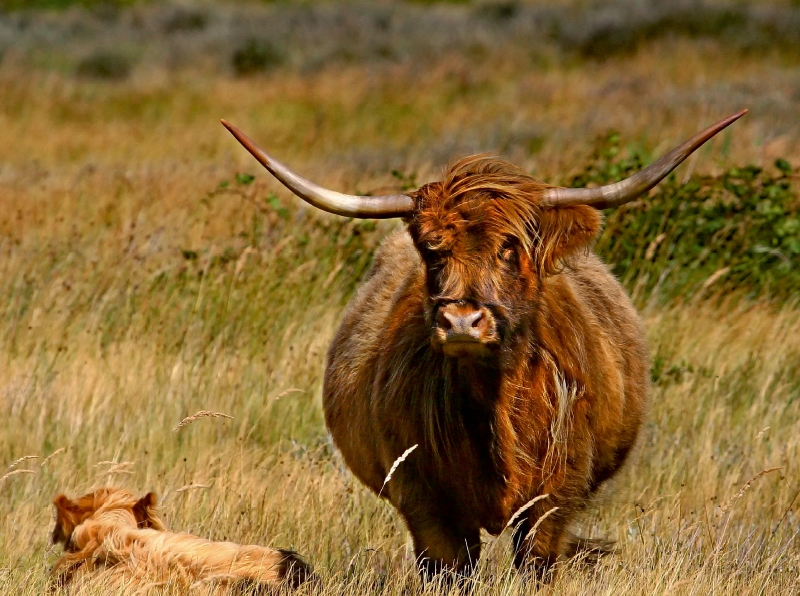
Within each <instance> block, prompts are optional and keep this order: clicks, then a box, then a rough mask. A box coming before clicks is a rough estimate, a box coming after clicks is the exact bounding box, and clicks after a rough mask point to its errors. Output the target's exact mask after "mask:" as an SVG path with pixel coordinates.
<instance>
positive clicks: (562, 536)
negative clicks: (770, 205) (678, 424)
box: [324, 156, 648, 573]
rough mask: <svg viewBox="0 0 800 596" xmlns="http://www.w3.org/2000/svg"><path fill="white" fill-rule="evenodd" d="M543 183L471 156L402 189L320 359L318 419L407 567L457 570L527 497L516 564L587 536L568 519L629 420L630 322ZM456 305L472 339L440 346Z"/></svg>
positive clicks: (638, 409) (623, 298) (625, 448)
mask: <svg viewBox="0 0 800 596" xmlns="http://www.w3.org/2000/svg"><path fill="white" fill-rule="evenodd" d="M545 188H546V186H545V185H543V184H542V183H540V182H537V181H535V180H533V179H532V178H530V177H528V176H526V175H525V174H524V173H523V172H521V171H520V170H518V169H517V168H515V167H514V166H512V165H510V164H507V163H504V162H502V161H499V160H497V159H492V158H490V157H487V156H475V157H471V158H467V159H464V160H462V161H459V162H458V163H456V164H454V165H453V166H451V167H450V169H449V170H448V171H447V172H446V174H445V176H444V179H443V181H442V182H436V183H432V184H428V185H426V186H424V187H422V188H421V189H419V190H418V191H417V192H416V193H414V194H413V197H414V200H415V204H416V207H415V211H414V213H413V214H412V215H411V216H410V217H409V218H408V219H407V221H406V223H407V229H408V231H407V233H406V232H401V233H397V234H395V235H393V236H391V237H390V238H388V239H387V240H386V241H385V242H384V245H383V246H382V248H381V249H380V250H379V251H378V252H377V254H376V256H375V265H374V268H373V271H372V273H371V275H370V277H369V279H368V280H367V281H366V282H365V284H364V285H363V286H362V287H361V288H360V290H359V292H358V293H357V295H356V296H355V298H354V299H353V301H352V303H351V304H350V306H349V309H348V311H347V313H346V314H345V317H344V320H343V322H342V325H341V327H340V328H339V331H338V333H337V335H336V337H335V339H334V341H333V344H332V346H331V348H330V351H329V353H328V364H327V370H326V375H325V387H324V406H325V415H326V422H327V424H328V428H329V429H330V431H331V433H332V435H333V438H334V440H335V441H336V444H337V445H338V447H339V448H340V449H341V451H342V454H343V456H344V458H345V461H346V462H347V464H348V465H349V466H350V468H351V469H352V470H353V472H354V473H355V474H356V476H357V477H358V478H359V479H361V480H362V481H363V482H364V483H365V484H366V485H367V486H369V487H371V488H372V489H373V490H374V491H375V492H376V493H380V494H381V495H382V496H384V497H386V498H388V499H389V500H390V501H391V502H392V503H393V504H394V506H395V507H397V509H398V510H399V512H400V513H401V514H402V516H403V517H404V519H405V521H406V522H407V524H408V527H409V529H410V531H411V533H412V535H413V538H414V544H415V548H416V552H417V555H418V556H419V557H420V564H421V567H422V569H423V571H425V572H430V571H434V570H436V569H440V568H442V567H448V568H453V569H456V570H458V571H460V572H463V573H468V572H469V570H470V569H471V568H472V567H473V566H474V564H475V562H476V561H477V559H478V556H479V554H480V534H479V532H480V529H481V528H484V529H486V530H487V531H488V532H490V533H492V534H498V533H499V532H501V531H502V530H503V528H504V527H505V525H506V524H507V523H508V522H509V520H510V519H511V517H512V515H513V514H514V513H515V511H517V510H518V509H519V508H520V507H522V506H523V505H524V504H525V503H527V502H528V501H530V500H531V499H532V498H534V497H536V496H539V495H545V494H546V495H549V496H548V497H547V498H543V499H541V500H539V501H537V502H536V503H535V504H534V505H532V506H531V507H530V508H529V509H527V510H526V511H525V514H524V515H522V516H521V517H520V518H519V519H520V520H521V522H520V523H518V524H517V527H516V530H515V533H514V548H515V553H516V554H515V562H516V564H517V566H518V567H524V568H529V567H533V569H534V570H535V571H536V572H537V573H542V572H543V571H544V570H545V569H547V567H548V566H549V565H550V564H552V563H553V562H555V561H557V560H558V559H559V558H561V557H565V556H568V555H570V554H572V553H574V552H575V550H576V548H580V547H582V546H583V547H587V546H589V547H591V546H593V545H595V544H598V543H592V542H587V541H581V540H580V539H577V538H575V537H573V536H572V535H571V534H570V533H569V531H568V525H569V523H570V521H571V520H572V519H573V518H574V515H575V513H576V512H578V511H579V510H580V509H581V508H582V507H583V506H584V505H585V503H586V501H587V499H588V498H589V497H590V496H591V495H592V493H594V492H595V491H596V490H597V489H598V487H599V486H600V485H601V484H602V483H603V482H605V481H606V480H608V479H609V478H611V477H612V476H613V475H614V474H615V473H616V472H617V471H618V470H619V469H620V467H621V466H622V464H623V462H624V461H625V459H626V457H627V455H628V453H629V451H630V450H631V448H632V446H633V444H634V442H635V440H636V436H637V434H638V432H639V428H640V426H641V424H642V420H643V417H644V412H645V407H646V400H647V383H648V381H647V379H648V354H647V349H646V346H645V340H644V331H643V328H642V325H641V323H640V321H639V317H638V316H637V314H636V311H635V310H634V308H633V306H632V304H631V302H630V300H629V298H628V297H627V295H626V294H625V292H624V290H623V289H622V287H621V286H620V284H619V283H618V282H617V280H616V279H615V278H614V276H613V275H611V273H609V271H608V269H607V268H606V267H605V265H603V263H602V262H601V261H600V259H599V258H598V257H597V256H596V255H595V254H594V253H593V252H591V250H590V246H591V243H592V241H593V240H594V238H595V237H596V235H597V234H598V233H599V231H600V229H601V226H602V216H601V214H600V213H599V212H598V211H597V210H595V209H593V208H591V207H586V206H572V207H560V208H552V207H546V206H544V205H542V204H541V202H540V196H541V192H542V190H543V189H545ZM443 313H444V315H445V316H444V317H443ZM464 313H467V315H470V314H471V313H472V314H474V313H480V319H479V320H478V321H476V322H475V323H473V327H477V326H478V324H480V329H479V330H478V331H479V332H480V334H481V343H479V344H476V343H473V344H464V345H462V344H459V345H458V346H456V347H452V346H449V345H448V344H447V341H446V330H447V326H448V324H447V321H445V319H447V318H448V317H453V316H462V315H464ZM464 316H466V315H464ZM475 316H476V317H477V315H475ZM470 320H471V319H470ZM473 331H475V330H473ZM465 346H466V347H465ZM415 444H418V445H419V448H418V449H416V450H415V451H414V452H413V453H412V454H410V456H409V457H408V459H407V460H406V461H404V462H403V463H402V464H401V465H400V466H399V467H398V469H397V471H396V472H395V473H394V475H393V477H392V479H391V481H390V482H389V483H388V484H387V485H386V486H385V487H383V483H384V478H385V476H386V473H387V472H388V470H389V469H390V467H391V465H392V463H393V462H394V460H395V459H396V458H397V457H398V455H400V454H401V453H403V452H404V451H405V450H406V449H407V448H408V447H410V446H412V445H415ZM546 514H547V515H546ZM545 515H546V517H545ZM537 522H540V523H539V525H538V526H536V524H537ZM534 527H536V531H535V532H531V530H532V529H533V528H534Z"/></svg>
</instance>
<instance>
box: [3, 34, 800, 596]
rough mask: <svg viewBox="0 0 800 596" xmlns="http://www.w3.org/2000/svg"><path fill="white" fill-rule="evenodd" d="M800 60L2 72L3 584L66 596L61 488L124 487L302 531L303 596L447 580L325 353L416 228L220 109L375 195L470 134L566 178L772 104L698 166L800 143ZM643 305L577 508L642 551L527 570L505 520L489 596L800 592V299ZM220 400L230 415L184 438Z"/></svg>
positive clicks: (256, 539) (220, 518)
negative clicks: (515, 136)
mask: <svg viewBox="0 0 800 596" xmlns="http://www.w3.org/2000/svg"><path fill="white" fill-rule="evenodd" d="M796 64H797V62H796V61H795V60H793V59H791V58H790V57H787V56H785V55H783V54H781V53H780V52H778V51H777V50H776V51H775V52H767V53H760V54H755V55H739V54H737V55H735V56H734V55H732V54H730V53H729V52H726V51H725V49H724V47H720V46H719V45H716V44H713V43H707V42H704V41H689V40H681V39H664V40H660V41H657V42H654V43H653V44H650V45H647V46H645V47H643V48H640V49H639V50H638V51H637V52H635V53H633V54H629V55H623V56H620V57H618V58H616V59H614V60H609V61H605V62H579V61H573V60H560V59H557V58H553V60H552V61H550V62H548V63H547V64H537V63H531V62H529V61H527V58H526V57H525V56H514V55H509V54H507V53H503V54H498V55H489V56H486V57H483V58H482V59H481V60H479V61H475V60H473V59H471V58H467V57H464V56H459V55H457V54H451V55H441V56H438V57H436V59H435V60H431V61H429V62H427V63H425V65H423V66H419V65H414V64H393V65H383V66H381V67H371V66H369V65H359V64H352V65H348V66H341V65H339V66H331V67H328V68H323V69H320V70H318V71H315V72H311V73H300V72H297V71H295V70H292V69H278V70H276V71H274V72H272V73H270V74H265V75H262V76H257V77H252V78H245V79H235V78H231V77H226V76H211V75H209V74H207V73H204V72H203V71H202V70H197V71H193V70H189V71H184V72H180V73H177V74H171V73H168V72H165V71H162V70H159V69H155V68H154V69H151V70H148V69H140V70H138V71H137V72H135V73H134V75H133V76H132V77H131V78H130V79H129V80H127V81H125V82H120V83H105V82H93V81H85V80H77V79H75V78H73V77H71V76H69V75H67V74H63V73H58V72H55V71H50V70H46V69H37V68H24V67H23V66H22V65H20V64H18V63H15V62H14V61H7V62H5V63H3V64H2V66H0V130H2V131H3V132H2V135H0V322H1V324H0V416H2V432H0V466H7V467H4V468H3V470H2V471H0V477H2V479H0V593H3V594H25V595H34V594H42V593H44V592H45V590H46V586H47V571H48V568H49V566H50V565H52V563H53V562H54V561H55V559H56V558H57V556H58V552H57V551H56V550H55V549H54V548H53V547H52V546H50V544H49V532H50V529H51V523H52V522H51V519H52V518H51V510H50V502H51V500H52V499H53V497H54V496H55V495H56V494H58V493H60V492H65V493H67V494H68V495H70V496H77V495H79V494H83V493H85V492H88V491H89V490H90V489H93V488H95V487H99V486H103V485H118V486H123V487H126V488H130V489H131V490H134V491H137V492H141V493H142V494H144V493H145V492H147V491H150V490H153V491H155V492H157V493H158V494H159V496H160V500H161V503H162V504H163V513H164V518H165V520H166V522H167V524H168V525H169V526H170V527H171V528H173V529H175V530H186V531H190V532H193V533H196V534H198V535H201V536H205V537H209V538H213V539H218V540H222V539H228V540H234V541H238V542H244V543H258V544H264V545H273V546H280V547H286V548H292V549H295V550H297V551H298V552H300V553H301V554H302V555H304V556H305V557H306V558H307V560H308V561H309V562H311V563H312V565H314V567H315V569H316V570H317V572H318V574H319V576H320V577H321V579H322V583H321V586H318V587H316V588H310V587H308V588H303V589H302V591H304V592H305V593H314V594H329V595H334V594H336V595H338V594H347V595H353V596H355V595H360V594H416V593H427V594H432V593H437V592H438V591H439V586H438V585H437V584H436V583H433V584H429V585H428V586H422V585H421V584H420V582H419V580H418V579H417V576H416V571H415V564H414V558H413V553H412V550H411V546H410V540H409V538H408V535H407V532H406V530H405V528H404V526H403V523H402V520H401V519H400V518H399V517H398V515H397V514H396V513H395V512H394V510H393V509H392V508H391V506H390V505H389V504H388V503H386V502H384V501H382V500H379V499H378V498H376V497H375V496H373V495H372V494H371V493H370V492H368V491H367V490H365V489H364V488H363V487H362V486H360V485H359V483H358V482H357V481H356V480H355V479H354V478H353V477H352V475H351V474H350V473H349V472H348V470H347V469H346V468H345V467H344V465H343V463H342V461H341V459H340V457H339V456H338V455H337V454H336V452H335V450H334V448H333V446H332V443H331V441H330V439H329V438H328V436H327V433H326V430H325V427H324V423H323V416H322V409H321V382H322V381H321V380H322V372H323V367H324V358H325V352H326V349H327V345H328V342H329V340H330V338H331V336H332V334H333V332H334V330H335V328H336V325H337V321H338V319H339V317H340V315H341V312H342V310H343V308H344V305H345V304H346V301H347V299H348V297H349V296H350V295H351V293H352V291H353V289H354V287H355V285H356V283H357V281H358V279H359V278H360V276H362V275H363V274H364V272H365V270H366V268H367V267H368V266H369V259H370V253H371V250H372V249H373V248H374V247H375V246H376V245H377V244H378V243H379V242H380V240H381V238H382V237H384V236H385V235H386V233H387V232H388V231H389V230H391V229H393V228H394V227H395V226H396V225H399V224H396V223H392V222H384V223H380V224H378V225H374V224H373V222H359V221H350V220H344V219H341V218H337V217H334V216H329V215H327V214H321V213H317V212H314V211H312V210H310V209H309V208H305V207H302V206H301V205H300V204H299V202H298V201H296V200H295V199H293V198H291V197H290V196H289V195H288V193H287V191H285V190H282V189H281V188H280V187H278V186H277V185H276V183H275V182H273V181H272V180H270V179H269V178H268V176H267V175H266V173H264V174H262V172H261V171H259V170H258V169H257V168H256V167H255V165H254V162H253V160H252V158H251V157H250V156H249V155H247V154H246V153H245V151H244V150H243V149H242V148H241V147H240V146H239V145H238V144H236V143H235V141H234V140H233V139H232V138H231V137H230V136H229V135H228V133H227V132H225V130H224V129H223V128H222V127H221V126H220V125H219V123H218V120H219V118H221V117H224V118H226V119H228V120H230V121H231V122H233V123H234V124H236V125H238V126H240V127H241V128H242V129H244V130H245V131H247V132H248V133H249V134H250V135H252V136H253V138H255V139H256V140H258V141H259V142H261V143H262V144H263V145H264V146H265V147H268V148H270V149H271V150H272V151H273V152H274V153H275V154H276V155H277V156H278V157H280V158H281V159H285V160H286V162H287V163H289V164H291V165H293V166H296V167H297V169H298V170H299V171H300V172H303V173H307V175H309V177H313V178H315V179H316V180H317V181H318V182H320V183H322V184H326V185H328V186H331V187H335V188H339V189H341V190H343V191H356V190H358V191H361V192H365V191H369V190H373V189H380V188H385V187H387V186H392V185H397V184H398V180H396V179H395V178H393V177H392V176H391V175H390V171H391V170H392V169H397V170H400V171H402V172H404V173H406V174H410V173H412V172H413V173H416V174H417V179H416V181H417V183H422V182H425V181H427V180H431V179H433V178H434V177H435V176H436V175H437V173H438V172H439V171H440V170H441V168H442V166H443V165H444V160H446V159H448V158H454V157H457V156H458V154H450V155H447V152H448V150H449V149H448V148H449V147H452V148H453V150H454V151H458V150H459V148H461V147H464V146H465V145H468V146H470V147H471V146H472V145H473V144H477V145H481V148H482V149H486V150H495V151H500V152H501V153H502V154H503V155H504V156H506V157H507V158H509V159H512V160H513V161H515V162H516V163H518V164H520V165H522V166H523V167H525V168H527V169H528V170H531V171H533V172H534V173H535V175H537V176H539V177H541V178H543V179H545V180H548V181H551V182H559V181H562V180H564V179H565V177H567V176H568V175H571V174H573V173H575V172H576V171H577V170H579V169H580V167H581V166H582V164H583V163H584V161H585V160H586V159H587V156H588V154H589V151H590V149H591V146H592V142H593V141H594V139H595V137H596V136H597V135H598V134H601V133H604V132H605V131H607V130H608V129H611V128H614V129H618V130H620V132H621V134H622V136H623V139H626V140H627V142H630V143H632V144H636V145H638V146H641V147H645V148H646V149H647V150H648V151H652V153H653V154H658V153H661V152H663V151H665V150H666V149H668V148H669V147H670V146H672V145H674V144H676V142H680V141H682V140H683V139H684V138H685V137H688V136H689V135H691V134H693V133H694V132H695V131H696V130H699V129H700V128H701V127H703V126H705V125H706V124H707V123H710V122H712V121H714V120H717V119H719V118H721V117H723V116H726V115H728V114H730V113H733V112H735V111H737V110H738V109H740V108H743V107H749V108H750V109H751V113H750V114H748V116H746V118H745V119H743V120H742V121H741V122H738V123H737V124H735V125H734V126H733V127H732V128H731V129H730V132H726V133H725V135H721V137H720V138H719V139H716V140H715V141H714V142H713V143H710V144H709V146H708V147H706V148H703V149H702V150H701V151H699V152H698V156H697V158H696V159H695V160H692V162H691V164H690V165H689V166H683V167H682V169H680V170H678V176H685V175H687V173H688V168H692V170H693V171H696V172H704V173H714V172H718V171H720V170H721V169H722V168H723V167H725V166H728V165H744V164H747V163H756V164H758V165H765V166H769V165H770V164H771V163H772V161H773V160H774V159H775V158H776V157H778V156H782V157H786V158H787V159H789V160H790V161H792V162H793V163H794V164H795V165H796V164H797V163H798V162H800V142H798V141H800V125H799V124H798V123H800V119H799V118H798V115H799V114H800V107H799V106H798V104H799V103H800V102H799V101H798V97H800V95H798V94H800V70H798V68H797V66H796ZM533 125H535V127H536V130H537V131H538V132H537V135H538V136H536V137H532V138H531V139H530V140H528V141H526V142H525V143H510V144H509V143H506V141H505V140H504V139H506V137H504V136H503V135H508V134H510V133H511V132H513V130H515V128H518V127H524V126H533ZM487 126H492V127H495V128H496V129H497V131H498V132H496V134H495V133H492V134H488V133H486V132H485V131H486V130H487ZM493 130H494V129H493ZM471 131H476V132H475V138H476V139H477V141H473V140H470V139H471V138H472V137H469V133H470V132H471ZM482 135H483V136H482ZM464 139H467V140H464ZM486 139H488V141H487V140H486ZM487 143H488V144H487ZM237 173H252V174H255V175H256V179H255V181H254V182H253V183H252V184H249V185H244V184H239V183H237V182H236V181H235V176H236V174H237ZM222 181H228V183H229V184H228V186H227V187H226V188H223V189H220V182H222ZM272 191H275V192H276V193H277V199H276V198H275V197H273V198H272V201H271V202H269V201H267V200H266V199H267V198H268V197H269V196H270V192H272ZM637 300H638V305H639V306H640V307H641V309H642V316H643V318H644V320H645V322H646V326H647V330H648V337H649V342H650V349H651V353H652V355H653V358H654V360H658V362H659V363H660V364H661V365H663V371H664V372H663V374H661V375H660V377H659V379H658V382H654V384H653V387H652V392H651V408H650V413H649V417H648V422H647V424H646V426H645V428H644V430H643V433H642V436H641V440H640V442H639V446H638V449H637V451H636V454H635V457H634V458H633V459H632V461H631V462H630V464H629V465H627V467H626V468H625V470H624V472H623V473H622V474H620V475H619V476H618V477H617V478H616V479H615V480H614V481H613V482H612V483H611V485H610V486H609V487H608V488H607V489H606V490H604V492H603V494H602V495H601V497H600V498H599V499H598V500H597V502H596V503H594V504H592V506H591V507H589V509H588V510H587V512H586V515H585V518H584V520H583V522H582V527H581V530H582V531H583V532H584V533H586V534H589V535H592V536H596V537H605V538H610V539H613V540H616V541H617V543H618V546H619V547H620V550H619V552H618V553H617V554H616V555H613V556H610V557H608V558H606V559H605V560H603V561H602V562H601V563H600V564H598V565H597V566H592V567H587V566H584V565H582V564H581V563H580V562H572V563H568V564H566V565H565V566H564V567H563V569H562V572H561V573H559V575H558V576H557V578H556V580H555V582H554V583H553V584H551V585H536V584H535V583H532V582H527V583H526V582H524V581H523V580H522V579H521V578H520V577H519V576H517V575H516V573H515V572H514V571H513V570H512V569H511V565H510V552H509V545H508V538H509V537H508V536H507V535H501V536H500V537H499V538H493V537H490V536H485V542H486V545H485V548H484V553H485V554H484V557H483V559H482V562H481V564H480V567H479V570H478V572H477V574H476V575H475V578H474V585H473V588H474V589H473V594H487V595H488V594H496V595H501V594H502V595H513V594H529V593H543V594H553V595H561V594H587V595H589V594H592V595H593V594H615V595H618V594H631V595H633V594H636V595H639V594H675V595H695V594H765V595H767V594H769V595H779V594H780V595H783V594H790V593H797V592H798V591H799V590H800V544H798V542H797V540H796V536H797V533H798V531H800V516H799V515H798V511H800V498H799V497H798V494H799V493H800V463H798V460H800V342H799V341H798V337H800V311H799V310H798V309H797V308H796V306H794V305H791V304H783V305H781V304H766V303H741V302H734V301H728V302H725V301H723V302H722V303H714V304H711V303H704V302H700V301H693V302H688V303H677V304H674V305H667V306H664V305H660V306H659V305H657V304H656V303H655V301H653V302H652V303H648V302H647V301H646V300H644V299H641V298H639V299H637ZM200 410H209V411H215V412H222V413H225V414H227V415H229V416H232V419H227V418H201V419H198V420H196V421H194V422H193V423H191V424H188V425H186V426H184V427H182V428H180V429H177V430H174V429H175V427H176V426H177V425H178V424H179V423H180V421H181V420H182V419H184V418H185V417H187V416H190V415H192V414H195V413H196V412H198V411H200ZM22 458H27V459H22ZM20 460H21V461H20ZM770 470H771V471H770ZM87 593H97V594H100V593H104V591H103V590H102V587H100V588H98V589H97V590H95V591H89V592H87ZM176 593H177V592H176Z"/></svg>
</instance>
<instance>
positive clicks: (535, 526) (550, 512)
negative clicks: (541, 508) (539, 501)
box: [525, 507, 559, 540]
mask: <svg viewBox="0 0 800 596" xmlns="http://www.w3.org/2000/svg"><path fill="white" fill-rule="evenodd" d="M558 509H559V508H558V507H553V508H552V509H550V510H548V511H546V512H545V514H544V515H542V517H540V518H539V519H537V520H536V523H535V524H533V527H532V528H531V531H530V532H528V534H527V535H526V536H525V540H527V539H528V538H532V537H533V536H536V530H538V529H539V526H540V525H542V522H543V521H544V520H546V519H547V518H548V517H550V515H551V514H553V513H555V512H556V511H558Z"/></svg>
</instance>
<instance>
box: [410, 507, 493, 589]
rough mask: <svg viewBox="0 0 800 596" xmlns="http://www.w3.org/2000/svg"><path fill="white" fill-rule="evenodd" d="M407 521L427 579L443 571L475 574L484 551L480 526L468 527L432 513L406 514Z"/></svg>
mask: <svg viewBox="0 0 800 596" xmlns="http://www.w3.org/2000/svg"><path fill="white" fill-rule="evenodd" d="M406 522H407V523H408V529H409V530H410V531H411V535H412V536H413V538H414V552H415V554H416V556H417V564H418V565H419V569H420V573H421V574H422V577H423V579H426V580H427V579H431V578H432V577H433V576H434V575H435V574H437V573H440V572H442V571H453V572H455V573H456V574H458V575H460V576H462V577H465V576H468V575H470V574H471V573H472V570H473V569H474V567H475V565H476V564H477V562H478V558H479V557H480V553H481V539H480V538H481V537H480V529H479V528H465V527H462V526H461V525H460V524H458V523H457V522H452V521H449V520H447V519H444V518H440V517H435V516H432V515H415V516H413V517H412V516H406Z"/></svg>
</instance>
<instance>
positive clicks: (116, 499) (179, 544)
mask: <svg viewBox="0 0 800 596" xmlns="http://www.w3.org/2000/svg"><path fill="white" fill-rule="evenodd" d="M53 505H54V506H55V522H56V523H55V527H54V528H53V543H61V544H63V545H64V551H65V553H64V555H63V556H62V557H61V558H60V559H59V560H58V562H57V563H56V564H55V566H54V567H53V570H52V574H53V576H54V578H55V579H56V583H57V584H58V585H62V586H67V585H70V584H76V583H78V584H83V585H85V584H87V583H92V584H94V585H103V586H106V587H108V586H125V588H126V589H127V590H138V589H140V588H147V587H151V586H162V585H165V584H167V583H169V584H170V585H179V586H180V585H183V586H184V587H187V588H192V587H194V588H200V590H201V591H205V590H206V589H208V588H214V587H219V586H222V587H224V588H228V590H224V592H226V593H229V592H230V591H231V590H233V591H237V590H245V591H246V592H247V593H252V591H253V590H257V589H258V588H263V589H268V588H270V587H277V586H280V585H282V584H284V583H286V584H289V585H291V586H292V587H296V586H297V585H299V584H300V583H302V582H303V581H305V580H306V579H309V578H310V577H311V570H310V568H309V567H308V565H306V563H304V562H303V561H302V560H301V559H300V558H299V557H297V555H296V554H295V553H293V552H290V551H284V550H277V549H273V548H266V547H263V546H255V545H249V546H242V545H239V544H234V543H232V542H212V541H210V540H206V539H204V538H199V537H197V536H193V535H191V534H186V533H175V532H170V531H168V530H167V529H166V528H165V527H164V524H163V523H162V521H161V520H160V519H159V517H158V515H157V514H156V497H155V495H154V494H153V493H148V494H147V495H145V496H144V497H143V498H141V499H136V498H135V497H134V496H133V494H132V493H130V492H128V491H127V490H123V489H117V488H101V489H98V490H96V491H94V492H92V493H89V494H87V495H84V496H82V497H80V498H79V499H76V500H75V501H71V500H70V499H68V498H67V497H65V496H64V495H59V496H58V497H56V498H55V500H54V501H53ZM76 580H77V581H76ZM216 593H220V592H216Z"/></svg>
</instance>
